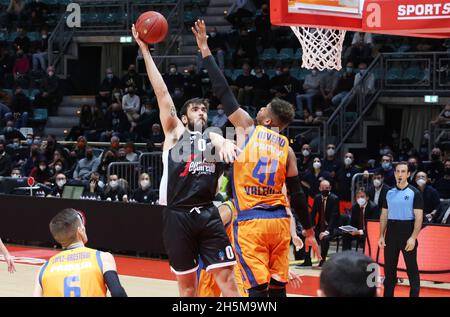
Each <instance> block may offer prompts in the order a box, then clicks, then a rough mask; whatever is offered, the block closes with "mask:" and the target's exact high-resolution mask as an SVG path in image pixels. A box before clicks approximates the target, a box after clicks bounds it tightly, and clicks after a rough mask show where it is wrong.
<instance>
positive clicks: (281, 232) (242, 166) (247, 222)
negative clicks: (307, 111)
mask: <svg viewBox="0 0 450 317" xmlns="http://www.w3.org/2000/svg"><path fill="white" fill-rule="evenodd" d="M192 31H193V33H194V35H195V37H196V40H197V45H198V47H199V49H200V52H201V54H202V56H203V65H205V68H206V69H207V71H208V74H209V77H210V79H211V83H212V86H213V91H214V94H215V95H216V96H218V97H219V99H220V101H221V103H222V105H223V106H224V110H225V113H226V114H227V116H228V119H229V120H230V121H231V123H232V124H233V125H234V126H235V128H236V132H237V140H238V146H239V147H241V148H242V149H243V151H242V153H241V154H240V155H239V157H238V159H237V160H236V161H235V162H234V166H233V196H234V199H235V200H236V208H237V211H238V215H237V219H236V220H235V221H234V222H233V231H234V232H233V234H234V246H235V250H236V254H237V259H238V263H239V265H240V267H241V271H242V272H244V283H245V285H246V288H247V289H248V290H249V295H250V297H267V296H271V297H280V296H286V287H285V285H286V283H287V281H288V271H289V262H288V256H289V243H290V234H289V231H290V223H289V216H288V214H287V211H286V208H287V207H289V204H288V202H287V199H286V197H285V195H284V194H283V193H282V188H283V186H284V185H285V184H286V188H287V190H288V194H289V195H290V197H291V207H292V209H293V210H294V211H295V212H296V213H297V214H298V218H299V220H300V222H301V224H302V226H303V228H304V229H305V233H306V239H305V244H306V247H307V248H308V247H312V248H313V250H314V252H315V253H316V254H319V252H318V250H319V247H318V245H317V241H316V239H315V237H314V231H313V229H312V225H311V219H310V216H309V213H308V209H307V205H306V197H305V194H304V193H303V190H302V189H301V186H300V181H299V178H298V170H297V159H296V157H295V154H294V152H293V150H292V149H291V148H290V146H289V142H288V140H287V138H286V137H284V136H283V135H281V134H279V132H280V131H282V130H283V129H285V128H287V126H288V125H289V124H290V122H291V121H292V120H293V118H294V108H293V106H292V105H291V104H289V103H288V102H285V101H283V100H280V99H277V98H276V99H274V100H272V101H271V102H270V103H269V104H268V105H267V106H266V107H262V108H261V110H260V111H259V112H258V115H257V117H256V121H257V124H258V125H257V126H256V127H255V125H254V122H253V119H252V118H251V117H250V115H249V114H248V113H247V112H246V111H245V110H243V109H241V108H240V107H239V104H238V102H237V101H236V98H235V97H234V95H233V93H232V92H231V89H230V87H229V86H228V83H227V81H226V79H225V77H224V76H223V74H222V72H221V70H220V69H219V67H218V66H217V64H216V62H215V60H214V58H213V57H212V55H211V51H210V50H209V47H208V43H207V35H206V26H205V23H204V21H200V20H198V21H197V22H196V23H195V27H193V28H192ZM274 129H275V130H277V131H274ZM244 139H245V141H244Z"/></svg>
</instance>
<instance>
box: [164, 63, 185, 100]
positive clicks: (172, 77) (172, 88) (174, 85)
mask: <svg viewBox="0 0 450 317" xmlns="http://www.w3.org/2000/svg"><path fill="white" fill-rule="evenodd" d="M163 78H164V82H165V83H166V85H167V89H168V90H169V93H170V94H171V95H172V97H174V98H180V97H181V96H182V95H183V89H184V77H183V75H181V74H180V73H179V72H178V69H177V65H176V64H170V65H169V73H168V74H164V75H163Z"/></svg>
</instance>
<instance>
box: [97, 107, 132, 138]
mask: <svg viewBox="0 0 450 317" xmlns="http://www.w3.org/2000/svg"><path fill="white" fill-rule="evenodd" d="M105 127H106V131H105V132H103V133H102V134H101V137H100V139H101V140H102V142H107V141H108V140H109V139H110V138H111V137H112V136H117V137H125V136H126V135H127V134H128V131H129V130H130V122H129V121H128V117H127V115H126V114H125V112H124V111H123V110H122V107H121V106H120V105H119V104H117V103H113V104H112V105H111V106H110V107H109V109H108V111H106V114H105Z"/></svg>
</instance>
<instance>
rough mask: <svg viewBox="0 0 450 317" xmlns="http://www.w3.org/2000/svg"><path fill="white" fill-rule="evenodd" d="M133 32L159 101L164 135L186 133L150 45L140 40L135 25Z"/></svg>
mask: <svg viewBox="0 0 450 317" xmlns="http://www.w3.org/2000/svg"><path fill="white" fill-rule="evenodd" d="M131 30H132V32H133V36H134V39H135V41H136V43H137V44H138V45H139V47H140V49H141V52H142V56H143V58H144V61H145V67H146V70H147V75H148V79H149V80H150V83H151V84H152V87H153V90H154V92H155V95H156V99H157V101H158V106H159V110H160V111H159V113H160V118H161V124H162V127H163V130H164V134H165V135H166V136H167V135H169V134H172V133H173V132H174V131H176V130H177V129H180V130H181V129H183V130H181V131H184V125H183V123H182V122H181V120H180V119H179V118H178V116H177V111H176V109H175V105H174V103H173V100H172V97H171V96H170V93H169V90H168V89H167V86H166V83H165V82H164V80H163V78H162V76H161V74H160V73H159V70H158V68H157V67H156V64H155V62H154V61H153V58H152V56H151V54H150V50H149V49H148V45H147V44H146V43H144V42H143V41H142V40H141V39H140V38H139V33H138V32H137V31H136V28H135V26H134V24H133V27H132V29H131Z"/></svg>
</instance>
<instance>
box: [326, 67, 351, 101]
mask: <svg viewBox="0 0 450 317" xmlns="http://www.w3.org/2000/svg"><path fill="white" fill-rule="evenodd" d="M353 68H354V65H353V63H352V62H348V63H347V65H346V68H345V73H344V74H343V75H342V76H341V78H339V80H338V83H337V87H336V95H335V96H334V97H333V98H332V99H331V102H332V104H333V106H334V107H338V106H339V105H340V104H341V102H342V101H343V100H344V99H345V98H346V97H347V96H348V94H349V93H350V91H351V90H352V89H353V84H354V83H355V73H354V71H353Z"/></svg>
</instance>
